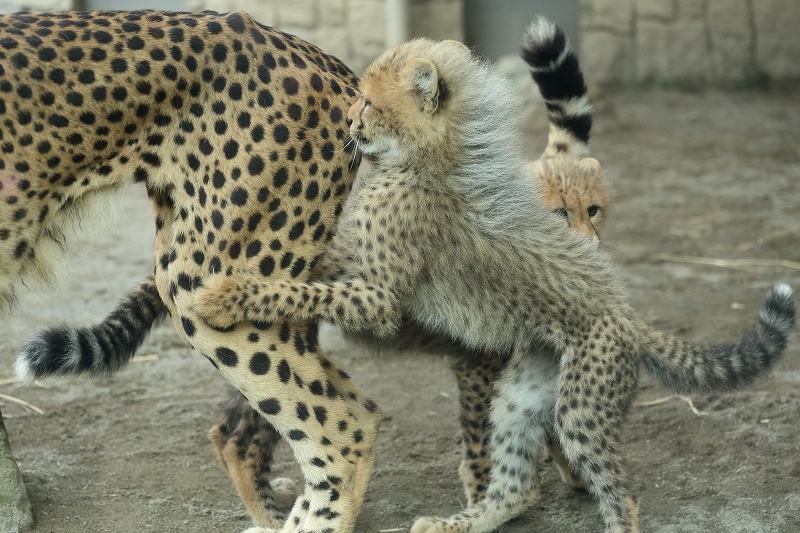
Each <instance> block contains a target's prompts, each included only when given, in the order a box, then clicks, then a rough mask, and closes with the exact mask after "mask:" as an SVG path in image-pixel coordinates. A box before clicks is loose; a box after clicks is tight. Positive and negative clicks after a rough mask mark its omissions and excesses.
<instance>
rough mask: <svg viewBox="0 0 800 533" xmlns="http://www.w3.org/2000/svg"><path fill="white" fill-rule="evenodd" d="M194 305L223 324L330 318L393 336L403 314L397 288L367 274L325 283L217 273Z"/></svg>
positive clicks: (209, 319) (209, 320)
mask: <svg viewBox="0 0 800 533" xmlns="http://www.w3.org/2000/svg"><path fill="white" fill-rule="evenodd" d="M194 307H195V311H196V312H197V313H198V314H199V315H200V316H201V317H203V319H204V320H205V321H206V322H207V323H209V324H210V325H212V326H215V327H222V328H224V327H228V326H231V325H232V324H236V323H238V322H243V321H245V320H249V321H252V322H275V321H277V320H285V319H289V320H296V321H305V320H311V321H319V320H327V321H329V322H332V323H334V324H337V325H339V326H341V327H343V328H346V329H350V330H370V331H371V332H372V333H373V334H376V335H379V336H388V335H391V334H392V333H394V332H395V331H396V330H397V327H398V325H399V323H400V319H401V318H402V313H401V311H400V309H399V306H398V305H397V297H396V294H395V292H393V291H392V290H389V289H386V288H385V287H383V286H378V285H373V284H369V283H367V282H366V281H364V280H363V279H361V278H356V279H353V280H349V281H337V282H333V283H331V284H325V283H302V282H295V281H272V280H267V279H263V278H258V277H255V276H251V275H237V276H214V277H211V278H209V279H208V280H207V281H206V282H204V285H203V287H201V288H199V289H198V290H197V293H196V296H195V306H194Z"/></svg>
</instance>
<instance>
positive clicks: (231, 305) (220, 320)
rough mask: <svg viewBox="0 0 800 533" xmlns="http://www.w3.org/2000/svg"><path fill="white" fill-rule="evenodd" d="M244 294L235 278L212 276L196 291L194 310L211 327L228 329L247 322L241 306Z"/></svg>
mask: <svg viewBox="0 0 800 533" xmlns="http://www.w3.org/2000/svg"><path fill="white" fill-rule="evenodd" d="M244 294H245V292H244V288H243V287H241V286H240V285H239V284H238V283H237V282H236V279H235V278H233V277H230V276H211V277H209V278H207V279H206V280H204V281H203V285H202V286H201V287H199V288H198V289H197V290H196V291H195V296H194V305H193V309H194V311H195V312H196V313H197V314H198V315H199V316H200V318H202V319H203V320H205V322H206V323H207V324H209V325H210V326H212V327H216V328H228V327H230V326H232V325H234V324H236V323H237V322H242V321H244V320H245V317H244V312H243V310H242V306H241V302H242V298H243V295H244Z"/></svg>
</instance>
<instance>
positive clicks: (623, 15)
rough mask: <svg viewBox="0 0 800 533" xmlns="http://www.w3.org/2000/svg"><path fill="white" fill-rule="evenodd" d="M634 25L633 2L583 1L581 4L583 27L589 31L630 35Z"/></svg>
mask: <svg viewBox="0 0 800 533" xmlns="http://www.w3.org/2000/svg"><path fill="white" fill-rule="evenodd" d="M632 23H633V3H632V0H588V1H587V0H583V2H582V3H581V25H582V26H584V28H586V29H588V30H592V29H599V30H605V31H609V30H610V31H613V32H616V33H626V34H630V31H631V24H632Z"/></svg>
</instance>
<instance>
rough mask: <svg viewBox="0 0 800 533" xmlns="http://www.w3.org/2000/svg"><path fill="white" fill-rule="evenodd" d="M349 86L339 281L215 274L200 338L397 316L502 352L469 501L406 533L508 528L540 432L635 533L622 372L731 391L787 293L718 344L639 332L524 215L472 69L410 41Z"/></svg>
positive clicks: (538, 215) (496, 101) (492, 109)
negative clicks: (486, 457)
mask: <svg viewBox="0 0 800 533" xmlns="http://www.w3.org/2000/svg"><path fill="white" fill-rule="evenodd" d="M360 90H361V95H360V97H359V99H358V100H357V102H356V103H355V104H354V105H353V107H352V108H351V109H350V111H349V113H348V121H349V122H350V135H351V136H352V137H353V138H354V139H355V140H356V142H357V143H358V147H359V149H360V150H361V151H362V152H363V154H364V156H365V157H367V158H369V159H370V160H371V162H372V164H373V166H374V172H373V173H372V174H371V175H370V176H369V178H368V179H367V180H365V182H364V183H363V184H362V186H361V187H360V188H359V189H358V190H357V191H355V192H354V193H353V194H352V195H351V199H350V202H349V207H348V208H347V209H349V210H350V212H349V213H346V214H345V215H344V216H345V221H346V222H347V231H346V232H345V233H344V235H346V239H347V242H348V244H349V246H350V251H351V254H350V257H351V258H352V262H351V263H350V264H349V265H348V269H347V271H346V272H345V274H344V275H343V276H342V277H341V278H340V279H338V280H337V281H335V282H332V283H327V284H326V283H301V282H292V281H272V280H265V279H263V278H260V277H259V276H257V275H252V276H246V275H243V274H237V275H236V276H225V275H218V276H215V277H213V278H209V279H207V280H206V282H205V283H204V286H203V287H201V288H199V289H198V290H197V291H196V294H195V310H196V312H197V313H198V315H199V316H201V317H204V319H205V320H206V321H208V323H209V324H211V325H213V326H215V327H225V326H229V325H231V324H234V323H237V322H241V321H246V320H258V321H268V322H269V321H276V320H281V319H286V318H288V319H293V320H328V321H331V322H333V323H335V324H337V325H340V326H342V327H344V328H349V329H354V330H370V331H372V332H374V333H376V334H378V335H390V334H392V333H393V332H395V331H396V329H397V327H398V324H399V323H400V322H401V319H402V317H403V316H404V315H408V316H411V317H412V318H413V319H414V320H416V321H417V322H419V323H421V324H423V325H424V326H425V327H427V328H429V329H431V330H433V331H437V332H441V333H443V334H446V335H449V336H451V337H452V338H454V339H456V340H458V341H460V342H462V343H463V344H465V345H467V346H470V347H474V348H477V349H483V350H490V351H499V352H508V351H513V353H514V357H513V360H512V362H511V366H510V367H509V369H508V371H507V372H505V373H504V376H503V383H502V384H500V385H499V386H498V390H497V394H498V398H499V401H498V402H496V403H495V405H494V407H493V409H492V413H491V418H492V424H493V426H494V427H495V430H494V433H493V435H494V436H493V440H492V446H491V453H492V456H491V462H492V474H491V476H492V478H491V481H490V488H489V491H488V493H487V496H486V498H484V499H483V501H481V502H480V503H478V504H477V505H475V506H474V507H471V508H468V509H464V510H462V511H461V512H458V513H456V514H455V515H453V516H451V517H449V518H446V519H438V518H420V519H418V520H417V521H416V523H415V524H414V525H413V526H412V528H411V531H412V533H428V532H440V531H441V532H445V531H447V532H461V531H470V532H471V533H479V532H484V531H490V530H492V529H495V528H496V527H498V526H499V525H500V524H502V523H503V522H504V521H506V520H508V519H509V518H511V517H513V516H515V515H517V514H519V512H521V510H522V509H524V508H525V506H526V505H527V504H529V503H530V502H531V498H529V497H528V495H529V494H531V493H535V489H536V487H537V485H538V483H539V481H538V477H537V474H536V468H535V466H536V463H537V460H538V456H539V455H540V453H541V450H542V449H543V445H544V442H545V441H546V439H547V436H548V433H549V432H552V434H554V435H555V437H556V438H557V440H558V441H559V443H560V444H561V447H562V449H563V452H564V457H565V459H566V460H567V461H568V463H569V464H570V465H571V466H572V467H574V468H575V469H576V471H577V472H578V473H579V475H580V476H581V478H582V479H584V480H585V481H586V483H587V485H588V488H589V490H590V491H591V492H592V494H593V495H594V496H595V498H596V500H597V502H598V504H599V507H600V512H601V515H602V517H603V519H604V521H605V524H606V531H607V532H613V533H622V532H636V531H638V522H637V515H638V503H637V498H636V497H635V495H634V494H632V492H631V489H630V485H629V482H628V479H627V475H626V474H625V470H624V466H623V461H622V458H621V456H620V453H619V440H620V433H621V430H622V423H623V421H624V418H625V415H626V414H627V411H628V409H629V407H630V405H631V403H632V401H633V398H634V396H635V394H636V386H637V381H638V369H639V364H640V362H644V363H645V365H647V366H649V367H651V368H653V369H654V370H655V371H656V373H657V375H658V376H659V377H660V378H661V379H662V380H663V381H665V382H667V383H670V384H672V385H673V386H674V387H676V388H679V389H690V390H691V389H697V390H724V389H730V388H734V387H736V386H741V385H742V384H746V383H748V382H749V381H751V380H752V379H753V378H754V377H755V376H756V375H758V374H760V373H762V372H764V371H765V370H766V369H767V368H769V367H770V366H771V365H772V364H774V362H775V360H776V359H777V358H778V357H779V356H780V355H781V354H782V352H783V349H784V347H785V345H786V340H787V337H788V335H789V333H790V332H791V330H792V329H793V327H794V296H793V294H792V291H791V289H790V288H789V287H788V286H787V285H777V286H776V287H775V288H774V289H773V290H772V291H771V293H770V294H769V296H768V298H767V302H766V304H765V306H764V308H763V309H762V312H761V315H760V318H759V321H758V323H757V324H756V326H755V327H754V328H753V330H752V331H750V332H749V333H748V334H746V335H745V336H744V337H742V338H741V339H740V340H739V341H738V342H736V343H735V344H729V345H720V346H715V347H712V348H702V347H696V346H693V345H690V344H688V343H685V342H682V341H679V340H677V339H675V338H674V337H671V336H669V335H666V334H662V333H658V332H654V331H652V330H650V329H649V328H648V327H647V326H646V325H644V324H643V323H642V322H641V321H640V320H639V319H638V318H637V317H636V315H635V314H634V312H633V310H632V309H631V307H630V306H629V305H628V303H627V301H626V299H625V296H624V293H623V291H622V289H621V287H620V283H619V281H618V278H617V276H616V274H615V272H614V270H613V268H612V266H611V263H610V261H609V258H608V257H607V256H606V254H605V253H604V252H603V251H602V250H600V249H598V247H597V246H596V245H595V243H593V242H591V241H590V240H588V239H585V238H583V237H582V236H580V235H578V234H577V232H575V231H573V230H571V229H569V228H567V227H566V226H565V225H564V223H563V220H561V219H560V218H559V217H558V216H557V215H555V214H553V213H550V212H549V211H548V210H547V209H546V208H544V207H543V206H542V204H541V202H540V199H539V198H538V197H537V192H536V188H535V187H534V186H533V185H532V184H531V181H530V179H529V178H528V177H527V176H526V173H525V171H524V164H523V162H522V158H521V156H520V149H519V145H518V140H519V138H520V135H519V133H518V131H517V130H516V128H515V127H514V122H515V118H516V116H517V115H518V110H519V108H518V105H517V103H516V100H515V98H514V97H513V96H512V94H511V91H510V89H509V87H508V85H507V83H506V82H505V81H504V80H503V79H502V78H501V77H500V76H498V75H497V74H495V73H494V72H493V71H492V70H491V68H490V67H489V66H488V65H486V64H483V63H482V62H480V61H479V60H477V59H476V58H475V57H473V56H472V54H471V53H470V51H469V50H468V49H467V48H466V47H464V46H463V45H462V44H460V43H457V42H454V41H443V42H433V41H430V40H425V39H419V40H414V41H411V42H409V43H405V44H402V45H399V46H396V47H394V48H392V49H390V50H388V51H386V52H385V53H384V54H382V55H381V56H380V57H379V58H378V59H377V60H376V61H375V62H374V63H373V64H372V65H370V66H369V67H368V68H367V69H366V70H365V72H364V74H363V77H362V80H361V83H360ZM567 161H568V160H566V159H565V160H563V161H562V162H561V163H562V164H564V165H566V164H568V162H567ZM543 347H544V348H546V350H542V349H541V348H543ZM547 353H549V354H554V355H553V356H543V355H542V354H547ZM498 451H500V453H498ZM492 485H493V486H494V488H492Z"/></svg>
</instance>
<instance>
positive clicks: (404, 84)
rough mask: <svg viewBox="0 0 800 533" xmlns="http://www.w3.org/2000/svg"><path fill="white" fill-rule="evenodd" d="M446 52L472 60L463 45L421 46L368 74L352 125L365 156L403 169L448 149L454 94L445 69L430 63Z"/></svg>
mask: <svg viewBox="0 0 800 533" xmlns="http://www.w3.org/2000/svg"><path fill="white" fill-rule="evenodd" d="M442 51H445V52H450V51H452V52H453V53H458V54H465V55H466V56H467V57H469V50H468V49H467V48H466V47H465V46H464V45H462V44H461V43H457V42H455V41H443V42H440V43H434V42H432V41H431V42H429V41H424V40H418V41H413V42H410V43H407V44H406V45H400V46H399V47H398V48H397V49H395V50H390V51H389V52H387V53H385V54H384V55H383V56H381V57H379V58H378V59H377V60H376V61H375V62H374V63H372V64H371V65H370V66H369V67H367V69H366V70H365V71H364V74H363V75H362V77H361V81H360V82H359V90H360V92H361V95H360V97H359V99H358V100H357V101H356V102H355V103H354V104H353V106H352V107H351V108H350V110H349V111H348V113H347V120H348V124H349V125H350V137H351V138H352V139H353V140H354V141H355V143H356V145H357V148H358V149H360V150H361V151H362V152H363V153H364V155H365V156H367V157H369V158H371V159H373V160H376V159H377V160H380V161H382V162H391V163H402V162H404V161H409V160H419V159H420V157H421V154H431V153H436V152H437V151H439V150H442V149H443V148H444V147H446V146H447V145H448V140H447V133H448V130H449V129H450V128H448V121H449V120H451V119H453V114H454V113H453V110H452V108H451V106H448V105H444V104H445V98H446V97H449V96H451V94H452V93H451V91H449V90H448V86H447V81H446V76H445V74H444V72H443V71H442V69H440V68H439V66H437V65H436V64H435V63H434V61H432V60H430V59H427V58H426V57H425V56H427V55H431V57H433V56H435V55H437V54H439V55H441V52H442ZM437 57H438V56H437ZM448 103H449V101H448Z"/></svg>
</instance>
